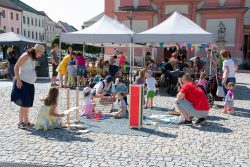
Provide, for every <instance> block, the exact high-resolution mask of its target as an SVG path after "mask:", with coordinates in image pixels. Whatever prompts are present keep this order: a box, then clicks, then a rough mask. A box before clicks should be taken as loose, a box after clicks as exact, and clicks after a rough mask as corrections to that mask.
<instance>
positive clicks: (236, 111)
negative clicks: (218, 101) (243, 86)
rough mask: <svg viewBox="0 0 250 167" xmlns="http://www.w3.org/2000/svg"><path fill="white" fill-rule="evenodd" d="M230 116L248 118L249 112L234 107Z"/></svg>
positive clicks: (249, 116)
mask: <svg viewBox="0 0 250 167" xmlns="http://www.w3.org/2000/svg"><path fill="white" fill-rule="evenodd" d="M232 115H234V116H238V117H247V118H250V110H249V109H245V108H239V107H234V113H233V114H232Z"/></svg>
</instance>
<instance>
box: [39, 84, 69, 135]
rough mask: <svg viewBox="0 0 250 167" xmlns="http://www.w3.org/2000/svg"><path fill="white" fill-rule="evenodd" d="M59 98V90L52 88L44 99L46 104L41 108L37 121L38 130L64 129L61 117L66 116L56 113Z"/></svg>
mask: <svg viewBox="0 0 250 167" xmlns="http://www.w3.org/2000/svg"><path fill="white" fill-rule="evenodd" d="M58 96H59V90H58V88H56V87H51V88H50V90H49V93H48V95H47V96H46V97H45V98H44V99H42V101H44V104H43V105H42V106H41V108H40V110H39V113H38V117H37V121H36V123H35V129H36V130H39V129H41V130H44V131H46V130H48V129H55V128H61V127H62V120H61V117H64V116H65V115H64V114H58V113H57V112H56V107H57V100H58Z"/></svg>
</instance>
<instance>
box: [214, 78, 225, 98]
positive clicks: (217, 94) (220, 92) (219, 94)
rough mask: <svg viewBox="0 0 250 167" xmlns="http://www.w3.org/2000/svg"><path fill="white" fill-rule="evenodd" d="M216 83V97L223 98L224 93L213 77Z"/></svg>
mask: <svg viewBox="0 0 250 167" xmlns="http://www.w3.org/2000/svg"><path fill="white" fill-rule="evenodd" d="M215 78H216V82H217V90H216V96H218V97H225V92H224V89H223V87H222V86H220V85H219V81H218V78H217V76H215Z"/></svg>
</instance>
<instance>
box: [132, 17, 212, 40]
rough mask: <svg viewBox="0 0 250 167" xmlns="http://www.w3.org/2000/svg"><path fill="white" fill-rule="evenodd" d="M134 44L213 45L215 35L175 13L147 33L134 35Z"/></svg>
mask: <svg viewBox="0 0 250 167" xmlns="http://www.w3.org/2000/svg"><path fill="white" fill-rule="evenodd" d="M133 39H134V41H133V42H134V43H147V42H169V43H170V42H177V43H181V42H186V43H213V34H212V33H209V32H207V31H205V30H203V29H202V28H201V27H200V26H198V25H197V24H195V23H194V22H193V21H192V20H190V19H188V18H187V17H185V16H183V15H181V14H180V13H178V12H174V13H173V14H172V15H171V16H170V17H169V18H168V19H166V20H165V21H164V22H162V23H161V24H159V25H157V26H156V27H153V28H151V29H149V30H147V31H144V32H141V33H138V34H134V38H133Z"/></svg>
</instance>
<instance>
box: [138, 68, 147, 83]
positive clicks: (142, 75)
mask: <svg viewBox="0 0 250 167" xmlns="http://www.w3.org/2000/svg"><path fill="white" fill-rule="evenodd" d="M145 74H146V68H143V69H141V70H140V72H139V77H140V78H141V79H143V80H144V79H145Z"/></svg>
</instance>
